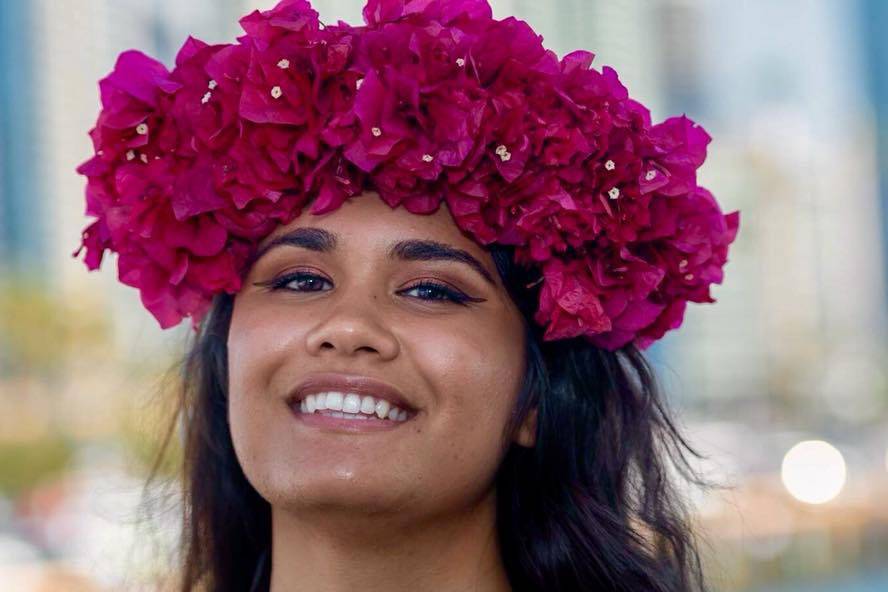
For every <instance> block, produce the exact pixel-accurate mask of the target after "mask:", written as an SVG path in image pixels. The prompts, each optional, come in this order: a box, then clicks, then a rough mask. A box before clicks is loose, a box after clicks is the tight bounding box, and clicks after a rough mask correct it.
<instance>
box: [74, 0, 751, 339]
mask: <svg viewBox="0 0 888 592" xmlns="http://www.w3.org/2000/svg"><path fill="white" fill-rule="evenodd" d="M363 17H364V24H363V25H361V26H352V25H349V24H347V23H344V22H342V21H340V22H338V23H337V24H336V25H327V26H322V25H321V23H320V22H319V20H318V14H317V12H316V11H314V10H313V9H312V7H311V5H310V4H309V3H308V2H307V1H306V0H283V1H281V2H280V3H278V4H277V5H276V6H275V7H274V8H272V9H270V10H266V11H253V12H252V13H250V14H248V15H247V16H245V17H243V18H242V19H241V20H240V24H241V26H242V27H243V30H244V35H242V36H240V37H238V38H237V40H236V43H232V44H218V45H209V44H207V43H204V42H202V41H200V40H198V39H195V38H193V37H189V38H188V39H187V40H186V41H185V43H184V44H183V46H182V48H181V49H180V50H179V52H178V54H177V56H176V59H175V66H174V67H173V69H172V70H168V69H167V68H166V66H164V65H163V64H162V63H160V62H158V61H157V60H155V59H153V58H151V57H149V56H147V55H145V54H143V53H141V52H139V51H136V50H130V51H125V52H123V53H122V54H120V56H119V57H118V59H117V61H116V63H115V65H114V69H113V71H112V72H111V73H109V74H108V76H106V77H105V78H103V79H102V80H101V81H100V83H99V88H100V91H101V101H102V110H101V112H100V114H99V117H98V120H97V121H96V125H95V127H94V128H93V129H92V130H90V136H91V138H92V141H93V146H94V150H95V154H94V155H93V156H92V157H91V158H90V159H89V160H87V161H86V162H84V163H82V164H81V165H80V166H79V167H78V168H77V171H78V172H79V173H81V174H83V175H84V176H86V177H87V184H86V212H85V213H86V214H87V215H89V216H92V217H94V218H95V220H94V221H93V222H92V223H90V224H89V225H88V226H87V227H86V228H85V230H84V231H83V233H82V240H81V244H80V246H79V248H78V249H77V250H76V251H75V252H74V253H73V255H74V256H75V257H77V256H79V254H80V252H81V251H82V250H84V249H85V251H86V254H85V257H84V262H85V264H86V266H87V267H88V269H90V270H94V269H98V268H99V267H100V265H101V262H102V259H103V256H104V253H105V252H106V251H113V252H115V253H117V256H118V271H119V279H120V281H122V282H124V283H126V284H128V285H130V286H133V287H136V288H138V290H139V292H140V295H141V299H142V303H143V304H144V306H145V307H146V308H147V309H148V310H149V311H150V312H151V313H152V314H153V315H154V316H155V317H156V319H157V320H158V322H159V323H160V326H161V327H162V328H168V327H172V326H174V325H177V324H178V323H179V322H180V321H181V320H182V319H183V318H185V317H190V318H191V321H192V327H193V328H195V329H197V328H198V327H199V324H200V321H201V319H202V318H203V317H204V315H205V313H206V311H207V310H208V309H209V306H210V302H211V300H212V297H213V296H214V295H215V294H216V293H219V292H222V291H226V292H228V293H236V292H237V291H239V290H240V287H241V282H242V279H243V276H244V273H245V271H246V269H245V265H246V264H247V262H248V261H249V260H250V257H251V256H252V254H253V253H254V252H255V249H256V246H257V245H258V244H259V242H260V241H261V240H262V238H264V237H265V236H267V235H268V234H269V233H270V232H271V231H272V230H273V229H274V228H275V227H277V226H278V225H280V224H286V223H288V222H290V221H292V220H293V219H294V218H296V217H297V216H299V215H300V214H301V213H302V211H303V210H304V209H305V208H306V207H310V211H311V212H313V213H324V212H328V211H331V210H334V209H336V208H337V207H339V206H340V205H342V204H343V203H344V202H345V201H346V200H347V199H349V198H351V197H354V196H357V195H359V194H361V193H362V192H363V191H365V190H368V189H370V190H374V191H376V192H378V194H379V196H380V197H381V199H383V200H384V201H385V202H386V203H387V204H389V205H390V206H391V207H398V206H403V207H405V208H407V209H408V210H409V211H410V212H413V213H416V214H428V213H432V212H434V211H436V210H437V208H439V207H440V206H441V204H442V203H443V204H445V206H446V207H447V208H449V210H450V212H451V214H452V215H453V218H454V220H455V221H456V223H457V224H458V225H459V226H460V228H461V229H463V230H464V231H466V232H468V233H469V234H470V235H471V236H473V237H474V238H475V239H476V240H477V241H478V242H479V243H480V244H482V245H489V244H492V243H500V244H508V245H514V246H515V257H516V260H517V261H518V262H520V263H522V264H526V265H535V266H538V267H539V269H540V271H541V276H542V277H541V281H540V284H541V285H540V288H539V308H538V310H537V311H536V313H535V317H534V319H535V321H536V322H537V323H539V324H540V325H541V326H542V327H545V332H544V339H546V340H554V339H565V338H572V337H579V336H582V337H584V338H586V339H588V340H590V341H591V342H592V343H594V344H596V345H597V346H599V347H602V348H606V349H611V350H613V349H616V348H619V347H622V346H624V345H626V344H629V343H633V344H635V345H636V346H638V347H639V348H642V349H644V348H646V347H647V346H649V345H650V344H651V343H653V342H654V341H656V340H657V339H659V338H660V337H662V336H663V335H664V334H665V333H666V332H667V331H669V330H670V329H675V328H677V327H678V326H679V325H680V324H681V322H682V319H683V316H684V312H685V308H686V305H687V302H714V299H713V298H712V297H711V295H710V292H709V290H710V286H711V285H712V284H715V283H720V282H721V281H722V278H723V267H724V264H725V263H726V261H727V254H728V248H729V246H730V244H731V243H732V242H733V240H734V238H735V236H736V234H737V230H738V226H739V212H736V211H735V212H732V213H730V214H727V215H725V214H723V213H722V212H721V210H720V208H719V205H718V203H717V202H716V200H715V199H714V198H713V196H712V194H711V193H710V192H709V191H707V190H706V189H704V188H702V187H700V186H698V185H697V177H696V172H697V170H698V169H699V167H700V166H701V165H702V164H703V162H704V161H705V159H706V147H707V145H708V143H709V142H710V141H711V138H710V136H709V135H708V134H707V133H706V132H705V130H703V128H702V127H700V126H698V125H697V124H696V123H694V122H693V121H691V120H690V119H688V118H687V117H686V116H684V115H682V116H680V117H671V118H669V119H667V120H665V121H663V122H662V123H659V124H656V125H654V124H652V122H651V118H650V113H649V111H648V110H647V108H645V107H644V106H643V105H642V104H640V103H638V102H637V101H634V100H633V99H631V98H630V97H629V95H628V91H627V89H626V88H625V86H623V84H622V83H621V82H620V80H619V78H618V76H617V73H616V72H615V71H614V70H613V69H612V68H609V67H607V66H604V67H603V68H602V69H601V70H597V69H595V68H594V67H592V62H593V59H594V54H592V53H590V52H588V51H575V52H572V53H570V54H568V55H566V56H564V57H562V58H561V59H559V58H558V57H557V56H556V55H555V54H554V53H553V52H552V51H550V50H548V49H546V48H545V47H544V46H543V44H542V37H540V36H539V35H538V34H536V33H535V32H534V31H533V30H532V29H531V28H530V26H529V25H528V24H527V23H525V22H524V21H521V20H518V19H515V18H513V17H509V18H506V19H503V20H496V19H494V18H493V16H492V13H491V9H490V6H489V5H488V3H487V1H486V0H448V1H445V0H369V1H368V2H367V4H366V5H365V7H364V9H363ZM309 204H310V205H309Z"/></svg>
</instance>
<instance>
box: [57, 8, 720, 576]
mask: <svg viewBox="0 0 888 592" xmlns="http://www.w3.org/2000/svg"><path fill="white" fill-rule="evenodd" d="M364 17H365V21H366V26H364V27H351V26H349V25H347V24H345V23H339V24H338V25H336V26H335V27H330V26H328V27H323V28H322V27H320V26H319V25H318V21H317V14H316V13H315V12H314V11H313V10H311V8H310V6H308V4H307V3H306V2H304V1H303V0H285V1H284V2H281V3H280V4H278V5H277V6H276V7H275V8H274V9H272V10H269V11H265V12H253V13H252V14H250V15H248V16H246V17H244V18H243V19H242V20H241V24H242V25H243V27H244V30H245V31H246V33H247V34H246V35H245V36H243V37H241V38H239V40H238V41H239V43H238V44H234V45H221V46H208V45H206V44H203V43H201V42H198V41H197V40H194V39H191V38H189V40H188V42H186V45H185V47H183V49H182V50H181V51H180V53H179V55H178V56H177V59H176V69H175V70H174V71H173V72H172V73H170V72H168V71H166V69H165V68H164V67H163V65H161V64H159V63H158V62H155V61H153V60H150V58H147V56H144V54H139V53H138V52H126V53H125V54H122V55H121V58H120V59H119V60H118V63H117V64H116V66H115V71H114V72H112V73H111V74H110V75H109V76H108V77H107V78H106V79H103V81H102V92H103V97H102V98H103V105H104V110H103V112H102V114H101V115H100V117H99V122H98V123H97V126H96V128H94V130H92V131H91V133H92V135H93V139H94V142H95V144H96V155H95V156H94V157H93V158H92V159H90V161H88V162H87V163H84V165H82V166H81V168H80V169H79V170H80V172H82V173H84V174H86V175H87V176H88V177H89V185H88V188H87V197H88V203H89V204H90V206H89V208H88V210H87V211H88V213H92V214H94V215H96V216H97V217H98V218H99V219H98V220H97V221H96V222H95V223H94V224H93V225H92V226H90V227H89V228H88V229H87V230H86V231H85V232H84V239H83V247H85V248H87V249H88V253H87V258H86V262H87V265H88V266H89V268H90V269H95V268H97V267H98V266H99V264H100V263H101V258H102V253H103V252H104V250H105V249H108V250H114V251H116V252H117V253H118V255H119V261H118V265H119V268H120V278H121V281H124V282H125V283H128V284H130V285H133V286H136V287H138V288H139V289H140V293H141V296H142V302H143V303H144V304H145V306H146V308H148V310H149V311H150V312H151V313H152V314H154V316H155V317H156V318H157V319H158V320H159V322H160V324H161V326H162V327H164V328H166V327H169V326H172V325H174V324H176V323H178V322H179V321H180V320H181V319H182V318H184V317H185V316H190V317H191V318H192V323H193V325H192V326H193V327H194V329H195V331H196V332H195V338H194V341H193V343H192V344H191V346H190V350H189V352H188V354H187V356H186V358H185V359H184V361H183V362H184V363H183V365H182V377H183V389H182V395H183V396H182V398H181V400H180V402H179V408H178V412H179V413H178V415H177V417H176V418H175V421H177V422H181V425H182V427H183V428H184V466H183V469H184V471H183V486H184V492H185V514H184V516H183V519H184V527H185V531H184V532H185V537H184V543H185V546H184V549H183V554H182V560H183V561H182V568H183V569H182V581H181V590H183V591H190V590H195V589H211V590H270V591H271V592H280V591H283V590H310V591H314V590H387V591H388V590H435V591H443V592H446V591H450V590H453V591H457V590H459V591H462V590H478V591H502V590H513V591H521V590H545V591H550V590H633V591H637V590H657V591H679V590H703V589H706V584H705V582H704V578H703V575H702V573H701V572H702V570H701V566H700V561H699V556H698V551H697V548H696V544H695V534H694V532H693V530H692V528H691V525H690V520H689V517H688V515H687V510H686V508H685V507H684V506H683V505H682V501H681V499H680V498H679V496H678V495H677V492H676V490H675V489H674V485H673V481H672V479H671V477H670V473H669V471H668V469H667V466H668V464H670V463H671V464H673V465H674V466H675V467H677V468H678V469H679V471H680V472H681V473H682V474H683V475H684V476H686V477H688V478H690V479H691V480H692V481H694V482H695V483H697V484H698V485H705V484H704V483H702V482H701V481H700V480H699V479H698V478H697V477H696V476H695V475H694V474H693V472H692V471H691V470H690V468H689V466H688V465H687V463H686V457H685V455H686V454H688V453H689V454H696V453H695V452H694V451H693V450H692V449H691V448H690V447H689V446H688V445H687V443H686V442H685V441H684V440H683V438H682V436H681V434H680V433H679V432H678V430H677V429H676V428H675V426H674V424H673V421H672V420H671V419H670V414H669V412H668V410H667V408H666V407H665V404H664V402H663V401H662V399H661V397H660V394H659V392H658V389H657V387H656V383H655V379H654V376H653V373H652V371H651V369H650V367H649V366H648V364H647V362H646V361H645V359H644V357H643V355H642V354H641V351H640V350H641V349H643V348H644V347H647V345H649V344H650V343H651V342H652V341H654V340H655V339H657V338H659V337H660V336H662V335H663V334H664V333H665V332H666V331H667V330H669V329H671V328H675V327H677V326H678V325H679V324H680V322H681V318H682V314H683V312H684V305H685V304H686V302H687V301H696V302H712V301H713V300H712V299H711V298H710V297H709V294H708V287H709V285H710V284H711V283H716V282H719V281H721V268H722V266H723V264H724V263H725V261H726V255H727V247H728V245H729V244H730V243H731V242H732V241H733V239H734V236H735V234H736V231H737V224H738V215H737V213H736V212H734V213H732V214H729V215H727V216H724V215H722V214H721V212H720V210H719V209H718V206H717V204H716V203H715V201H714V199H712V197H711V195H709V194H708V192H706V191H705V190H704V189H702V188H700V187H697V185H696V183H695V177H694V170H695V169H696V168H697V167H698V166H699V165H700V164H702V161H703V158H705V150H704V149H703V147H705V143H706V142H707V141H708V136H705V132H702V130H701V129H699V128H695V127H693V126H692V125H691V124H690V122H689V121H688V120H687V119H686V118H681V119H673V120H669V121H667V122H666V123H664V124H660V125H659V126H650V122H649V118H648V116H647V112H646V110H645V109H644V108H643V107H642V106H640V105H639V104H638V103H635V102H634V101H631V100H630V99H628V97H627V96H626V95H625V93H624V91H625V89H623V88H622V86H621V85H619V83H618V82H617V81H616V78H615V75H614V74H613V71H612V70H609V69H607V68H605V72H604V73H599V72H597V71H595V70H592V69H590V68H589V63H590V62H591V54H585V53H583V52H575V53H574V54H570V55H569V56H566V57H565V58H563V59H562V60H561V61H560V62H559V61H558V60H557V59H556V58H554V55H553V54H551V52H547V51H545V50H544V49H543V48H542V46H541V44H540V41H541V40H540V39H539V38H538V37H537V36H536V35H535V34H532V31H531V30H530V29H529V27H527V25H526V23H523V22H521V21H516V20H515V19H506V20H504V21H495V20H493V19H492V16H491V14H490V9H489V6H487V3H486V2H484V1H474V0H473V1H464V2H449V3H445V2H438V1H437V0H416V1H413V2H407V3H405V2H403V1H397V0H382V1H376V0H371V2H369V3H368V5H367V6H366V7H365V9H364ZM454 56H456V57H454ZM282 98H283V99H284V101H283V102H282V101H281V100H280V99H282ZM701 145H702V147H701ZM701 151H702V153H701ZM473 200H474V201H473ZM442 201H443V202H446V207H439V206H440V205H441V202H442ZM398 206H403V207H398ZM417 214H421V215H417ZM78 253H79V249H78ZM76 254H77V253H75V255H76ZM176 426H177V424H176V423H172V424H171V425H170V431H169V432H168V433H167V437H166V439H165V440H164V444H163V448H164V449H165V448H166V447H167V445H168V443H169V441H170V438H171V434H172V433H173V432H174V431H175V429H176ZM163 455H164V450H161V455H160V456H159V457H158V464H156V465H155V467H154V468H155V471H156V469H157V467H158V466H159V462H160V459H161V458H162V457H163ZM154 476H155V475H154V474H152V477H151V478H149V481H150V479H153V478H154ZM201 586H203V588H201Z"/></svg>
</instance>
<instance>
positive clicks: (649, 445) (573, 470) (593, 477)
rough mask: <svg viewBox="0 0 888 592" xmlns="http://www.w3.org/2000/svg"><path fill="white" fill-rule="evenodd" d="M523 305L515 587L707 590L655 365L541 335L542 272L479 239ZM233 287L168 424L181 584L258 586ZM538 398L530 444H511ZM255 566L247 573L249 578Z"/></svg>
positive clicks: (261, 551)
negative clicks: (232, 375) (236, 377)
mask: <svg viewBox="0 0 888 592" xmlns="http://www.w3.org/2000/svg"><path fill="white" fill-rule="evenodd" d="M488 250H489V252H490V253H491V255H492V257H493V259H494V261H495V263H496V266H497V270H498V272H499V274H500V276H501V277H502V278H503V282H504V284H505V285H506V286H507V288H508V290H509V293H510V294H511V296H512V298H513V300H514V301H515V303H516V304H517V306H518V308H519V309H520V310H521V312H522V316H523V318H524V322H525V330H526V334H527V337H528V338H527V351H526V355H527V372H526V375H525V380H524V385H523V388H522V391H521V393H520V395H519V397H518V400H517V404H516V407H515V409H514V411H513V414H512V418H511V421H510V423H509V425H507V426H506V430H505V433H504V440H503V445H504V446H505V447H508V450H507V452H506V455H505V457H504V460H503V462H502V464H501V466H500V468H499V471H498V474H497V478H496V488H497V531H498V537H499V541H500V545H501V550H502V556H503V561H504V564H505V568H506V570H507V573H508V576H509V580H510V582H511V585H512V589H513V590H514V591H515V592H524V591H546V592H551V591H553V590H558V591H573V590H597V591H633V592H637V591H640V590H644V591H646V592H678V591H692V590H693V591H697V590H699V591H705V590H708V586H707V584H706V582H705V578H704V573H703V571H704V570H703V567H702V561H701V558H700V554H699V551H698V549H697V535H698V533H696V532H694V530H693V528H692V523H691V520H690V510H689V509H688V507H687V506H686V505H685V502H684V500H683V499H682V497H681V496H680V493H679V491H678V490H677V489H676V487H675V483H674V480H673V476H672V471H673V470H677V474H679V475H681V476H682V477H684V478H685V479H687V480H688V481H689V482H691V483H693V484H695V485H697V486H699V487H702V488H710V487H713V484H711V483H708V482H705V481H704V480H702V478H701V477H700V476H699V475H697V474H696V473H695V472H694V470H693V468H692V467H691V465H690V464H689V462H688V460H687V456H686V454H691V455H693V456H695V457H697V458H703V456H702V455H701V454H700V453H698V452H697V451H695V450H694V449H693V448H692V447H691V446H690V445H689V444H688V442H687V441H686V440H685V439H684V438H683V436H682V435H681V433H680V431H679V430H678V429H677V427H676V425H675V424H674V423H673V420H672V419H670V412H669V410H668V408H667V407H666V404H665V401H664V400H663V398H662V396H661V394H660V389H659V387H658V385H657V382H656V380H655V373H654V371H653V369H652V368H651V367H650V365H649V364H648V362H647V360H646V359H645V357H644V356H643V355H642V353H641V352H640V351H639V350H638V349H637V348H636V347H634V346H631V345H630V346H626V347H623V348H621V349H620V350H618V351H616V352H610V351H606V350H603V349H600V348H598V347H595V346H593V345H591V344H590V343H589V342H588V341H585V340H584V339H582V338H574V339H565V340H558V341H552V342H544V341H543V340H542V328H541V327H539V326H538V325H536V323H534V322H532V315H533V312H534V310H535V307H536V303H537V298H538V292H539V289H540V286H539V282H538V280H539V275H538V272H536V271H534V270H531V269H530V268H525V267H523V266H519V265H517V264H515V263H514V262H513V259H512V254H513V248H512V247H509V246H502V245H491V246H489V247H488ZM233 301H234V299H233V296H231V295H228V294H224V293H223V294H219V295H217V296H216V298H215V300H214V301H213V305H212V308H211V310H210V312H209V313H208V315H207V317H206V319H205V320H204V322H203V324H202V325H201V327H200V330H199V331H198V332H197V333H196V334H195V335H193V336H192V337H191V339H193V343H192V344H191V345H190V346H189V349H188V352H187V354H186V355H185V356H184V358H183V359H182V360H180V361H179V362H178V365H177V370H178V372H179V373H180V378H181V384H180V388H179V389H178V391H179V396H178V398H177V402H176V403H177V404H176V407H175V412H174V415H173V417H172V419H171V421H170V424H169V428H168V430H167V431H166V434H165V437H164V438H163V440H162V443H161V447H160V451H159V453H158V456H157V458H156V461H155V464H154V465H153V468H152V470H151V474H150V476H149V477H148V482H149V483H150V482H151V480H152V479H154V478H155V476H156V474H157V469H158V467H159V466H160V463H161V461H162V458H163V457H164V454H165V451H166V449H167V448H168V445H169V444H170V440H171V436H172V434H173V433H175V432H177V428H178V429H179V430H181V431H180V433H181V436H182V446H183V451H182V453H183V461H182V464H181V467H180V469H181V475H180V476H181V479H182V483H181V486H182V495H183V504H182V508H183V512H182V521H183V522H182V526H183V531H182V533H183V534H182V536H183V540H182V543H183V545H182V549H181V551H182V552H181V557H180V563H181V572H180V577H181V580H180V583H179V584H178V587H179V589H180V590H182V591H183V592H191V591H192V590H196V589H207V590H212V591H214V592H222V591H228V590H232V591H234V590H237V591H244V590H267V589H268V586H269V575H270V557H269V552H270V549H269V547H270V545H271V520H270V517H271V512H270V506H269V504H268V503H267V502H266V501H265V500H264V499H263V498H262V497H261V496H260V495H259V494H258V493H257V492H256V491H255V489H253V487H252V486H251V485H250V484H249V482H248V481H247V479H246V477H245V476H244V474H243V472H242V470H241V467H240V465H239V463H238V460H237V458H236V456H235V452H234V448H233V445H232V442H231V437H230V433H229V428H228V420H227V386H228V378H227V376H228V375H227V352H226V343H227V335H228V328H229V324H230V320H231V312H232V307H233ZM534 407H538V417H537V428H536V444H535V446H534V447H532V448H525V447H521V446H518V445H517V444H511V439H512V435H513V433H514V430H516V429H517V427H518V426H519V425H520V424H521V422H522V420H523V419H524V417H525V416H526V414H527V413H528V412H529V411H530V410H532V409H533V408H534ZM254 578H255V580H254Z"/></svg>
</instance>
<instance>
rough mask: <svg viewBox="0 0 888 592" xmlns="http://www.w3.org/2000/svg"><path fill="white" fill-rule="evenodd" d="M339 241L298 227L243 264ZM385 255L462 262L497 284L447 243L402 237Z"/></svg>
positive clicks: (327, 248) (326, 249)
mask: <svg viewBox="0 0 888 592" xmlns="http://www.w3.org/2000/svg"><path fill="white" fill-rule="evenodd" d="M338 242H339V235H337V234H334V233H332V232H329V231H327V230H324V229H323V228H297V229H295V230H292V231H290V232H288V233H286V234H282V235H280V236H277V237H275V238H274V239H272V240H271V241H269V243H268V244H266V245H264V246H262V247H261V248H259V249H258V250H257V251H256V253H255V254H254V255H253V256H252V257H251V258H250V260H249V261H248V262H247V264H246V265H245V266H244V267H245V269H249V268H250V267H252V265H253V264H254V263H255V262H256V261H258V260H259V259H261V258H262V256H263V255H265V254H266V253H268V252H269V251H271V250H272V249H274V248H276V247H280V246H290V247H301V248H303V249H308V250H310V251H316V252H318V253H330V252H332V251H334V250H335V249H336V245H337V244H338ZM387 256H388V257H389V258H390V259H400V260H402V261H456V262H458V263H464V264H466V265H468V266H469V267H471V268H472V269H474V270H475V271H477V272H478V273H479V274H480V275H481V277H483V278H484V279H485V280H486V281H487V282H488V283H490V284H491V285H493V286H496V282H495V281H494V280H493V277H492V276H491V275H490V273H489V272H488V271H487V269H485V268H484V265H483V264H482V263H481V262H480V261H478V259H476V258H475V257H473V256H472V255H471V254H470V253H469V252H468V251H464V250H463V249H459V248H457V247H454V246H452V245H448V244H446V243H442V242H438V241H433V240H425V239H409V240H403V241H399V242H397V243H395V244H393V245H392V246H391V247H390V248H389V250H388V254H387Z"/></svg>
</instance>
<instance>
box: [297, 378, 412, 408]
mask: <svg viewBox="0 0 888 592" xmlns="http://www.w3.org/2000/svg"><path fill="white" fill-rule="evenodd" d="M328 391H337V392H340V393H357V394H359V395H372V396H374V397H379V398H382V399H385V400H386V401H389V402H390V403H394V404H395V405H397V406H398V407H400V408H401V409H405V410H408V411H413V410H414V408H413V405H411V404H410V402H409V401H408V400H407V398H406V397H405V396H404V395H403V394H402V393H401V391H399V390H398V389H397V388H395V387H393V386H392V385H390V384H388V383H386V382H382V381H380V380H376V379H375V378H370V377H369V376H359V375H356V374H341V373H338V372H327V373H323V374H312V375H311V376H309V377H308V378H306V379H305V380H303V381H302V382H300V383H299V384H298V385H296V388H294V389H293V390H292V391H291V392H290V396H289V397H288V398H287V400H288V401H289V402H290V403H299V402H301V401H302V400H303V399H305V398H306V397H308V395H311V394H314V393H325V392H328Z"/></svg>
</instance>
